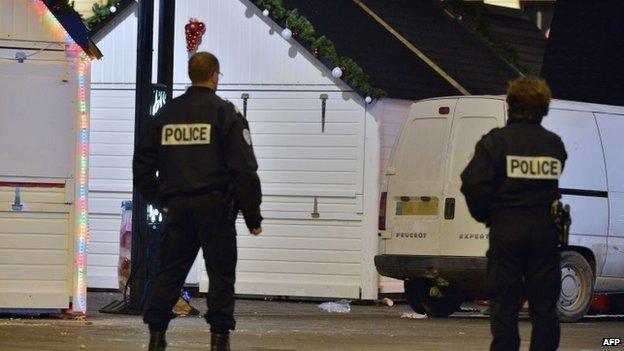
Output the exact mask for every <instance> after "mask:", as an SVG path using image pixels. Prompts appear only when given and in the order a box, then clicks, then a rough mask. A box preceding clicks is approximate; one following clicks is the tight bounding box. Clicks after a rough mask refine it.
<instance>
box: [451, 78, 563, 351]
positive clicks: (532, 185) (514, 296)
mask: <svg viewBox="0 0 624 351" xmlns="http://www.w3.org/2000/svg"><path fill="white" fill-rule="evenodd" d="M550 97H551V93H550V89H549V88H548V86H547V85H546V83H545V82H544V81H543V80H540V79H538V78H535V77H522V78H518V79H516V80H515V81H513V82H512V83H511V84H510V86H509V89H508V90H507V103H508V114H509V120H508V123H507V125H506V126H505V127H503V128H495V129H493V130H492V131H490V132H489V133H488V134H487V135H485V136H484V137H483V138H482V139H481V140H480V141H479V142H478V143H477V145H476V149H475V153H474V157H473V158H472V160H471V161H470V163H469V164H468V166H467V167H466V169H465V170H464V171H463V173H462V175H461V178H462V182H463V184H462V188H461V191H462V193H463V194H464V195H465V197H466V202H467V204H468V208H469V209H470V213H471V214H472V216H473V217H474V218H475V219H476V220H477V221H479V222H482V223H485V224H486V225H487V226H488V227H489V228H490V237H489V243H490V247H489V250H488V252H487V258H488V267H487V269H488V272H487V284H488V289H489V290H490V293H491V294H492V296H491V298H492V299H491V304H492V305H491V309H490V314H491V321H490V322H491V331H492V335H493V341H492V344H491V348H490V349H491V350H497V351H498V350H518V348H519V347H520V337H519V334H518V312H519V310H520V308H521V306H522V304H523V301H524V299H525V298H527V299H528V301H529V312H530V316H531V323H532V326H533V328H532V333H531V350H532V351H533V350H535V351H537V350H556V349H557V347H558V345H559V336H560V328H559V321H558V319H557V301H558V298H559V292H560V287H561V270H560V267H559V252H558V250H557V244H558V232H557V229H556V227H555V224H554V221H553V218H552V217H551V215H550V207H551V205H552V204H553V202H554V201H557V200H558V199H559V198H560V194H559V182H558V179H559V177H560V175H561V172H562V171H563V166H564V163H565V161H566V158H567V154H566V151H565V148H564V145H563V142H562V141H561V139H560V138H559V137H558V136H557V135H556V134H554V133H552V132H550V131H548V130H546V129H545V128H544V127H542V126H541V121H542V118H543V117H544V116H545V115H546V114H547V113H548V105H549V103H550Z"/></svg>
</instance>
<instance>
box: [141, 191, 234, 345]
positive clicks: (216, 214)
mask: <svg viewBox="0 0 624 351" xmlns="http://www.w3.org/2000/svg"><path fill="white" fill-rule="evenodd" d="M167 208H168V209H169V212H168V221H167V224H166V226H167V227H166V231H165V236H164V239H163V243H162V261H161V267H160V271H159V272H158V274H157V277H156V279H155V281H154V283H153V284H152V285H151V287H150V289H149V292H148V297H147V301H146V305H145V309H144V312H143V321H144V322H145V323H147V324H149V326H150V330H157V331H163V330H166V329H167V326H168V325H169V321H170V320H171V319H172V318H173V313H172V311H171V310H172V308H173V306H174V305H175V303H176V302H177V300H178V297H179V296H180V289H181V288H182V285H183V284H184V280H185V279H186V276H187V274H188V272H189V270H190V269H191V266H192V265H193V262H194V261H195V258H196V257H197V253H198V251H199V248H200V247H201V249H202V251H203V255H204V260H205V262H206V271H207V272H208V279H209V284H210V285H209V289H208V298H207V305H208V312H207V313H206V315H205V318H206V321H207V322H208V323H209V324H210V329H211V331H212V332H216V333H226V332H228V331H230V330H232V329H234V328H235V326H236V322H235V320H234V301H235V298H234V282H235V280H236V278H235V273H236V260H237V250H236V228H235V225H234V221H233V220H231V219H229V217H230V216H229V214H230V208H229V206H228V204H227V203H226V201H225V199H224V198H223V197H221V196H216V195H202V196H196V197H177V198H174V199H172V200H171V201H169V203H168V205H167Z"/></svg>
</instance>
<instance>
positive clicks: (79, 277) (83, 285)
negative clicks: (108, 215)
mask: <svg viewBox="0 0 624 351" xmlns="http://www.w3.org/2000/svg"><path fill="white" fill-rule="evenodd" d="M32 2H33V4H34V5H35V8H36V9H37V12H39V14H40V15H41V16H43V18H44V23H46V24H47V25H49V26H50V27H51V28H53V32H54V34H55V36H56V37H58V38H59V39H61V38H62V40H63V42H65V43H71V44H69V48H68V49H67V51H69V52H74V53H76V54H77V55H76V60H77V66H78V109H77V110H78V114H79V142H78V144H79V145H78V150H77V152H78V155H77V157H78V177H76V178H77V179H78V184H77V194H78V195H77V199H76V206H77V209H78V211H77V212H78V213H77V216H76V232H75V258H76V269H75V276H74V279H75V281H76V286H75V290H74V298H73V306H72V307H73V310H74V311H76V312H81V313H83V314H86V312H87V242H88V239H89V225H88V219H89V217H88V188H87V186H88V168H89V113H88V111H87V85H86V82H87V74H89V58H88V56H87V55H86V54H85V53H84V52H82V50H81V49H80V47H79V46H78V45H77V44H76V43H74V42H73V40H72V38H71V36H69V34H67V32H66V31H65V30H64V28H63V27H62V26H61V24H60V23H59V22H58V21H57V19H56V18H55V17H54V15H53V14H52V12H50V10H49V9H48V8H47V6H46V5H45V4H44V3H43V1H42V0H32Z"/></svg>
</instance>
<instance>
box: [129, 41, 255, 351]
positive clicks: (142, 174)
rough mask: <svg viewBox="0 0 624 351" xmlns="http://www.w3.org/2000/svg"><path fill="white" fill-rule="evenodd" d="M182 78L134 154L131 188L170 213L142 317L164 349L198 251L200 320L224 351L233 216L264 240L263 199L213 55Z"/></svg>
mask: <svg viewBox="0 0 624 351" xmlns="http://www.w3.org/2000/svg"><path fill="white" fill-rule="evenodd" d="M188 73H189V77H190V78H191V81H192V83H193V84H192V87H190V88H189V89H188V90H187V91H186V93H185V94H183V95H182V96H180V97H178V98H175V99H173V100H172V101H171V102H169V103H167V104H166V105H165V106H164V107H163V108H162V109H160V111H158V113H157V114H156V116H155V117H154V118H153V119H151V120H150V125H149V128H148V130H147V132H146V133H145V134H144V135H143V136H142V137H141V139H140V142H139V144H138V147H137V150H136V151H135V154H134V162H133V170H134V185H135V186H136V187H138V189H139V191H140V192H141V194H142V195H143V196H145V198H146V199H147V200H148V201H151V202H152V203H158V204H160V205H161V206H164V211H165V212H166V213H167V214H168V221H167V225H166V232H165V237H164V239H163V244H162V265H161V271H160V272H159V273H158V275H157V277H156V279H155V282H154V284H153V285H152V286H151V288H150V291H149V294H148V298H147V303H146V307H145V310H144V314H143V320H144V322H145V323H147V324H149V330H150V344H149V350H150V351H154V350H159V351H160V350H165V348H166V346H167V343H166V341H165V332H166V330H167V326H168V324H169V321H170V320H171V318H172V317H173V314H172V312H171V309H172V307H173V306H174V304H175V303H176V301H177V299H178V296H179V292H180V288H181V287H182V285H183V283H184V280H185V278H186V276H187V274H188V271H189V270H190V268H191V266H192V265H193V262H194V261H195V258H196V257H197V253H198V250H199V248H200V247H201V248H202V251H203V255H204V260H205V262H206V271H207V272H208V278H209V282H210V285H209V291H208V298H207V304H208V312H207V313H206V316H205V317H206V321H207V322H208V323H209V324H210V331H211V350H213V351H226V350H230V342H229V331H230V330H232V329H234V327H235V321H234V316H233V313H234V281H235V269H236V260H237V248H236V229H235V219H236V214H237V213H238V211H239V209H240V210H241V211H242V213H243V216H244V218H245V223H246V224H247V227H248V228H249V231H250V233H251V234H253V235H259V234H260V233H262V227H261V222H262V216H261V215H260V202H261V198H262V194H261V190H260V181H259V179H258V175H257V174H256V170H257V169H258V165H257V163H256V157H255V155H254V152H253V148H252V143H251V135H250V133H249V126H248V124H247V121H246V120H245V119H244V118H243V117H242V116H241V115H240V114H239V113H238V111H237V110H236V108H235V107H234V105H233V104H231V103H230V102H227V101H224V100H222V99H221V98H219V97H218V96H217V95H216V94H215V90H216V89H217V85H218V82H219V75H220V72H219V61H218V60H217V58H216V57H215V56H214V55H212V54H210V53H207V52H200V53H197V54H195V55H193V57H191V59H190V60H189V64H188ZM157 171H158V175H157V173H156V172H157Z"/></svg>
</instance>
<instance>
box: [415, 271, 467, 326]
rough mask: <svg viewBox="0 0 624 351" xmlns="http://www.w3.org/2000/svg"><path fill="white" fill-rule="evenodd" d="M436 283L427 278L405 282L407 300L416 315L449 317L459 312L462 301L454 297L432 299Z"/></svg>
mask: <svg viewBox="0 0 624 351" xmlns="http://www.w3.org/2000/svg"><path fill="white" fill-rule="evenodd" d="M433 286H434V282H433V281H432V280H431V279H427V278H418V279H410V280H405V281H404V287H405V299H406V300H407V302H408V303H409V305H410V307H412V309H413V310H414V312H416V313H420V314H426V315H427V316H429V317H448V316H450V315H451V314H453V313H454V312H456V311H458V310H459V307H460V306H461V301H460V300H458V299H456V298H453V297H431V296H429V291H430V289H431V288H432V287H433Z"/></svg>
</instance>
